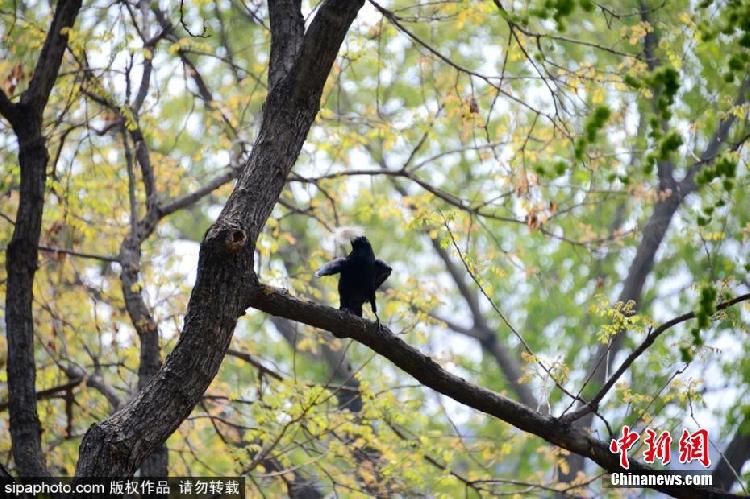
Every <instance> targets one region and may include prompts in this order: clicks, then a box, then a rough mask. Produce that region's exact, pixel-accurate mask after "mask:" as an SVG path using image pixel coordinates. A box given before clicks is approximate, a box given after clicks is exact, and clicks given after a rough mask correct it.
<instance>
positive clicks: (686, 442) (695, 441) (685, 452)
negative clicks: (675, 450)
mask: <svg viewBox="0 0 750 499" xmlns="http://www.w3.org/2000/svg"><path fill="white" fill-rule="evenodd" d="M694 460H698V461H700V462H701V463H703V466H704V467H705V468H708V467H709V466H711V459H710V458H709V457H708V430H706V429H705V428H701V429H699V430H697V431H696V432H694V433H688V431H687V430H685V429H683V430H682V436H681V437H680V462H681V463H690V462H692V461H694Z"/></svg>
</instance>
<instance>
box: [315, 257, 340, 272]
mask: <svg viewBox="0 0 750 499" xmlns="http://www.w3.org/2000/svg"><path fill="white" fill-rule="evenodd" d="M345 263H346V258H336V259H335V260H331V261H330V262H328V263H326V264H325V265H323V266H322V267H320V268H319V269H318V271H317V272H315V277H321V276H324V275H333V274H338V273H339V272H341V271H342V270H344V264H345Z"/></svg>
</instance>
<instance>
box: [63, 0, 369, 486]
mask: <svg viewBox="0 0 750 499" xmlns="http://www.w3.org/2000/svg"><path fill="white" fill-rule="evenodd" d="M362 3H363V2H362V1H354V0H327V1H324V2H323V4H322V5H321V6H320V7H319V9H318V13H317V15H316V16H315V18H314V19H313V21H312V24H311V25H310V28H309V30H308V33H307V34H306V35H305V39H304V46H303V48H302V49H301V51H300V55H299V56H298V58H297V60H296V61H295V63H294V65H293V66H292V68H291V70H290V72H289V74H288V75H287V76H286V77H284V78H283V79H282V80H280V81H279V82H278V83H277V85H276V86H275V87H274V88H272V89H271V91H270V93H269V95H268V97H267V100H266V104H265V107H264V112H263V118H262V121H261V126H260V130H259V132H258V137H257V139H256V141H255V145H254V146H253V149H252V152H251V154H250V157H249V159H248V161H247V163H246V164H245V165H244V168H243V170H242V173H241V175H240V177H239V180H238V182H237V185H236V186H235V189H234V191H233V192H232V195H231V196H230V197H229V200H228V201H227V204H226V206H225V207H224V209H223V210H222V212H221V214H220V215H219V218H218V219H217V221H216V222H215V223H214V225H213V226H212V227H211V228H210V229H209V230H208V231H207V233H206V235H205V237H204V239H203V242H202V243H201V251H200V259H199V263H198V272H197V277H196V282H195V286H194V288H193V292H192V294H191V297H190V302H189V304H188V311H187V314H186V317H185V324H184V327H183V331H182V334H181V335H180V339H179V341H178V343H177V345H176V346H175V348H174V350H173V351H172V352H171V353H170V354H169V356H168V357H167V359H166V360H165V362H164V365H163V366H162V368H161V369H160V370H159V372H158V373H157V374H156V375H155V376H153V377H152V378H151V381H149V382H148V383H147V384H146V386H144V387H143V388H142V389H141V390H140V391H139V393H138V395H136V397H135V398H134V399H133V400H131V401H130V402H129V403H128V404H126V405H125V406H124V407H123V408H122V409H120V410H119V411H118V412H116V413H115V414H113V415H112V416H111V417H109V418H107V419H106V420H104V421H102V422H100V423H98V424H95V425H93V426H92V427H91V428H90V429H89V430H88V432H87V433H86V436H85V437H84V439H83V442H82V443H81V448H80V458H79V461H78V465H77V468H76V475H77V476H79V477H84V476H102V475H106V476H112V475H123V476H124V475H129V474H131V473H133V472H134V471H135V469H136V468H137V467H138V466H139V465H140V463H141V462H142V461H143V459H144V458H145V457H146V456H147V455H149V454H150V453H151V452H153V450H154V449H155V448H156V447H157V446H158V445H160V444H161V443H162V442H164V441H165V440H166V439H167V437H168V436H169V435H170V434H171V433H172V432H173V431H174V430H175V429H176V428H177V426H178V425H179V424H180V423H181V422H182V421H183V420H184V419H185V418H186V417H187V416H188V415H189V414H190V411H191V410H192V409H193V407H194V406H195V404H196V403H197V402H198V401H199V400H200V398H201V396H202V395H203V393H204V392H205V390H206V388H207V387H208V385H209V384H210V383H211V380H212V379H213V378H214V376H215V375H216V373H217V371H218V369H219V366H220V365H221V361H222V359H223V358H224V355H225V353H226V351H227V349H228V347H229V342H230V340H231V337H232V332H233V331H234V328H235V325H236V323H237V319H238V318H239V317H240V316H241V315H242V314H244V313H245V309H246V308H247V307H248V305H249V303H250V298H249V297H250V295H251V294H252V293H253V291H254V290H257V289H258V288H257V278H256V277H255V275H254V272H253V256H254V255H253V253H254V249H255V244H256V241H257V238H258V235H259V234H260V231H261V229H262V228H263V226H264V225H265V222H266V220H267V219H268V216H269V215H270V213H271V211H272V209H273V206H274V205H275V203H276V201H277V199H278V198H279V195H280V194H281V191H282V189H283V187H284V184H285V181H286V177H287V175H288V174H289V171H290V170H291V168H292V166H293V164H294V162H295V161H296V159H297V156H298V155H299V152H300V150H301V148H302V144H303V143H304V141H305V138H306V137H307V133H308V131H309V129H310V126H311V125H312V123H313V120H314V119H315V116H316V114H317V112H318V108H319V106H320V96H321V94H322V92H323V86H324V84H325V81H326V79H327V77H328V74H329V72H330V70H331V67H332V66H333V62H334V60H335V58H336V55H337V53H338V50H339V47H340V46H341V43H342V42H343V39H344V36H345V35H346V32H347V31H348V30H349V27H350V25H351V23H352V22H353V21H354V18H355V17H356V15H357V12H358V11H359V9H360V7H361V6H362ZM273 36H275V35H274V34H273V33H272V37H273Z"/></svg>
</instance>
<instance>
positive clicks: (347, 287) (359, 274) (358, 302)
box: [315, 236, 391, 324]
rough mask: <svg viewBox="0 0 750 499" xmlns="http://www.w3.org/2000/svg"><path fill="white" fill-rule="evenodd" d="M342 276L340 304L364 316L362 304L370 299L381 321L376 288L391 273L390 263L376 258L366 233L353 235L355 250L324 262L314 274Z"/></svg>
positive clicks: (341, 306) (340, 281)
mask: <svg viewBox="0 0 750 499" xmlns="http://www.w3.org/2000/svg"><path fill="white" fill-rule="evenodd" d="M338 273H341V277H339V300H340V302H341V305H340V307H339V308H341V309H342V310H348V311H349V312H351V313H353V314H356V315H358V316H359V317H362V304H363V303H365V302H366V301H369V302H370V307H371V308H372V312H373V313H374V314H375V318H376V319H377V321H378V324H380V317H378V309H377V307H376V305H375V290H376V289H378V288H379V287H380V285H381V284H383V283H384V282H385V280H386V279H388V276H389V275H391V267H389V266H388V264H387V263H385V262H384V261H383V260H379V259H377V258H375V253H374V252H373V251H372V246H370V241H368V240H367V238H366V237H365V236H360V237H357V238H354V239H352V252H351V253H349V255H348V256H347V257H345V258H336V259H335V260H331V261H330V262H328V263H326V264H325V265H323V266H322V267H321V268H320V269H319V270H318V271H317V272H315V277H321V276H324V275H334V274H338Z"/></svg>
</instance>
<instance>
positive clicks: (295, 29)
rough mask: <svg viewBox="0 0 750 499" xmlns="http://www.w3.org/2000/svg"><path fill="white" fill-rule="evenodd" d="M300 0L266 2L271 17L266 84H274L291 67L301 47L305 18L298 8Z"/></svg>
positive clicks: (270, 85) (272, 85)
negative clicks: (269, 53) (269, 57)
mask: <svg viewBox="0 0 750 499" xmlns="http://www.w3.org/2000/svg"><path fill="white" fill-rule="evenodd" d="M301 3H302V2H301V0H276V1H271V2H268V11H269V14H270V17H271V33H273V37H272V39H271V63H270V69H269V72H268V86H269V88H270V89H273V87H275V86H276V84H277V83H279V82H280V81H281V80H282V79H283V78H284V77H285V76H286V75H287V74H288V73H289V71H290V70H291V69H292V65H293V64H294V62H295V61H296V60H297V54H298V53H299V51H300V48H301V47H302V40H303V38H304V33H305V20H304V19H303V18H302V12H301V10H300V8H301V7H300V4H301Z"/></svg>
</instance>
